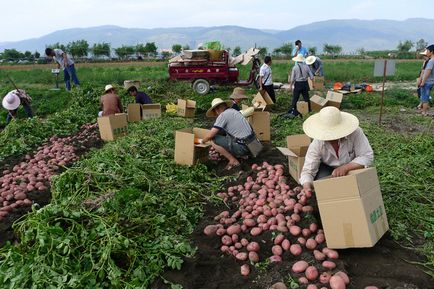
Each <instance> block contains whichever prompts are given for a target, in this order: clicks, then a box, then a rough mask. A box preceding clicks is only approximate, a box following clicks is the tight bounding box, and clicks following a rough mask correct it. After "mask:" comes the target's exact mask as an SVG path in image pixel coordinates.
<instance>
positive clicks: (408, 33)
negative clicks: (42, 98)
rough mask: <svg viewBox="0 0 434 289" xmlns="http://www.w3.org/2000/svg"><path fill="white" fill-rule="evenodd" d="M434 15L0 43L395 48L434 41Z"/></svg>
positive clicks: (85, 33) (114, 31)
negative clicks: (405, 43)
mask: <svg viewBox="0 0 434 289" xmlns="http://www.w3.org/2000/svg"><path fill="white" fill-rule="evenodd" d="M433 25H434V19H421V18H413V19H407V20H404V21H394V20H357V19H350V20H328V21H321V22H315V23H311V24H307V25H301V26H297V27H294V28H292V29H289V30H285V31H278V30H273V29H254V28H245V27H240V26H216V27H185V28H155V29H143V28H122V27H118V26H110V25H107V26H98V27H89V28H72V29H65V30H59V31H56V32H53V33H50V34H47V35H45V36H42V37H39V38H33V39H27V40H22V41H17V42H3V43H0V51H3V50H4V49H7V48H15V49H17V50H19V51H25V50H29V51H32V52H33V51H36V50H37V51H39V52H41V53H42V52H43V50H44V49H45V47H46V45H48V44H53V43H56V42H60V43H63V44H67V43H68V42H71V41H74V40H80V39H85V40H86V41H88V42H89V44H90V45H93V44H94V43H100V42H108V43H111V46H112V48H116V47H119V46H121V45H135V44H137V43H146V42H155V43H156V45H157V47H158V48H161V49H167V48H171V47H172V45H173V44H177V43H179V44H182V45H184V44H188V45H189V46H190V47H197V45H198V44H200V43H203V42H206V41H212V40H219V41H220V42H221V43H223V44H224V45H225V46H226V47H232V48H233V47H235V46H240V47H241V48H242V49H243V50H245V49H247V48H249V47H252V46H254V45H255V44H256V45H257V46H262V47H263V46H265V47H267V48H268V49H269V51H271V50H272V49H274V48H276V47H279V46H280V45H281V44H282V43H284V42H294V41H295V40H296V39H301V40H302V42H303V44H304V45H305V46H307V47H310V46H316V47H317V49H318V51H320V50H321V49H322V47H323V45H324V43H329V44H339V45H341V46H342V47H343V51H346V52H351V51H355V50H357V49H359V48H362V47H363V48H364V49H365V50H383V49H393V48H396V46H397V44H398V42H399V41H403V40H407V39H409V40H412V41H417V40H419V39H421V38H423V39H425V40H426V41H428V42H430V43H432V42H434V30H432V29H429V28H428V27H433Z"/></svg>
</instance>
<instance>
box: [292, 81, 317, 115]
mask: <svg viewBox="0 0 434 289" xmlns="http://www.w3.org/2000/svg"><path fill="white" fill-rule="evenodd" d="M300 94H301V95H303V99H304V101H306V102H307V103H308V105H309V111H311V109H310V101H309V83H308V82H307V81H296V82H295V84H294V91H293V92H292V103H291V108H290V109H289V111H288V113H292V114H293V115H299V114H300V113H299V112H298V110H297V101H298V99H299V98H300Z"/></svg>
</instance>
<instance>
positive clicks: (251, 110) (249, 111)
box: [240, 107, 255, 118]
mask: <svg viewBox="0 0 434 289" xmlns="http://www.w3.org/2000/svg"><path fill="white" fill-rule="evenodd" d="M240 112H241V114H242V115H243V116H244V117H245V118H247V117H249V116H251V115H252V114H253V113H254V112H255V108H253V107H248V108H246V109H242V110H240Z"/></svg>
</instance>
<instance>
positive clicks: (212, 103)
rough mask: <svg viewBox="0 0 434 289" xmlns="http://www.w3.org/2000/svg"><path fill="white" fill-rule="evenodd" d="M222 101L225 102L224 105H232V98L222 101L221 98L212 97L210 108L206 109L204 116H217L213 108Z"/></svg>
mask: <svg viewBox="0 0 434 289" xmlns="http://www.w3.org/2000/svg"><path fill="white" fill-rule="evenodd" d="M222 103H226V105H227V106H228V107H231V106H232V100H226V101H224V100H223V99H221V98H214V99H213V100H212V102H211V108H210V109H208V111H207V112H206V116H207V117H217V113H215V111H214V108H216V107H217V106H219V105H220V104H222Z"/></svg>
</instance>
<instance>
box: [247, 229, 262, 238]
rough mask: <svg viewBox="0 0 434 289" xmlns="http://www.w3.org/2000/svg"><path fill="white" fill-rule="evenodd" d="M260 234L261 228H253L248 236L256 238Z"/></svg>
mask: <svg viewBox="0 0 434 289" xmlns="http://www.w3.org/2000/svg"><path fill="white" fill-rule="evenodd" d="M261 233H262V229H261V228H258V227H255V228H253V229H251V230H250V234H251V235H252V236H258V235H260V234H261Z"/></svg>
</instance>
